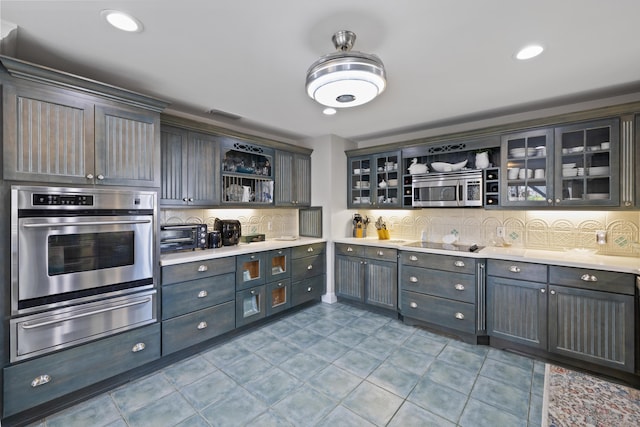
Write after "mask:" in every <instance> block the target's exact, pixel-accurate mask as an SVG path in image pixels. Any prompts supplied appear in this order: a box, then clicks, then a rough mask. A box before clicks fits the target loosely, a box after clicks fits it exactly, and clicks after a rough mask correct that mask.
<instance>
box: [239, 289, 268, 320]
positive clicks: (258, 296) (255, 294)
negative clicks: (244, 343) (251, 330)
mask: <svg viewBox="0 0 640 427" xmlns="http://www.w3.org/2000/svg"><path fill="white" fill-rule="evenodd" d="M264 300H265V286H264V285H263V286H257V287H255V288H251V289H245V290H243V291H239V292H236V328H239V327H240V326H243V325H246V324H249V323H251V322H255V321H256V320H259V319H262V318H263V317H265V316H266V312H265V303H264Z"/></svg>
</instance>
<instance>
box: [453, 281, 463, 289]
mask: <svg viewBox="0 0 640 427" xmlns="http://www.w3.org/2000/svg"><path fill="white" fill-rule="evenodd" d="M454 288H455V289H456V291H464V285H463V284H462V283H456V285H455V286H454Z"/></svg>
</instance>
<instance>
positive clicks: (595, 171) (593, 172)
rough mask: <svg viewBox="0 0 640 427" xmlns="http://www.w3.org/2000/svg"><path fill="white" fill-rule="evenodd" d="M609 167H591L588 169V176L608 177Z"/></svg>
mask: <svg viewBox="0 0 640 427" xmlns="http://www.w3.org/2000/svg"><path fill="white" fill-rule="evenodd" d="M609 171H610V169H609V166H592V167H590V168H588V171H587V173H588V174H589V176H601V175H609Z"/></svg>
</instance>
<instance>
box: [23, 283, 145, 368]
mask: <svg viewBox="0 0 640 427" xmlns="http://www.w3.org/2000/svg"><path fill="white" fill-rule="evenodd" d="M155 313H156V291H155V290H151V291H145V292H138V293H134V294H131V295H127V296H123V297H117V298H110V299H107V300H102V301H98V302H92V303H87V304H80V305H76V306H72V307H66V308H63V309H58V310H52V311H48V312H46V313H39V314H34V315H30V316H25V317H20V318H15V319H12V320H11V321H10V325H11V334H10V336H11V338H10V339H11V362H12V363H13V362H16V361H19V360H23V359H28V358H30V357H34V356H37V355H41V354H46V353H49V352H52V351H54V350H59V349H63V348H66V347H70V346H72V345H76V344H80V343H83V342H87V341H90V340H94V339H96V338H100V337H104V336H107V335H111V334H114V333H117V332H121V331H126V330H127V329H132V328H136V327H138V326H143V325H147V324H149V323H153V322H155V321H156V315H155Z"/></svg>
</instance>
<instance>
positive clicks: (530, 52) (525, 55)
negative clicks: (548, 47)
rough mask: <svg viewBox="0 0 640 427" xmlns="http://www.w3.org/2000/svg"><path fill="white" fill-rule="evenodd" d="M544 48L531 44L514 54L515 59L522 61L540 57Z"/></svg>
mask: <svg viewBox="0 0 640 427" xmlns="http://www.w3.org/2000/svg"><path fill="white" fill-rule="evenodd" d="M543 50H544V48H543V47H542V46H540V45H538V44H532V45H529V46H525V47H523V48H522V49H520V50H519V51H518V53H516V59H520V60H522V61H524V60H526V59H531V58H535V57H536V56H538V55H540V54H541V53H542V51H543Z"/></svg>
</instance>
